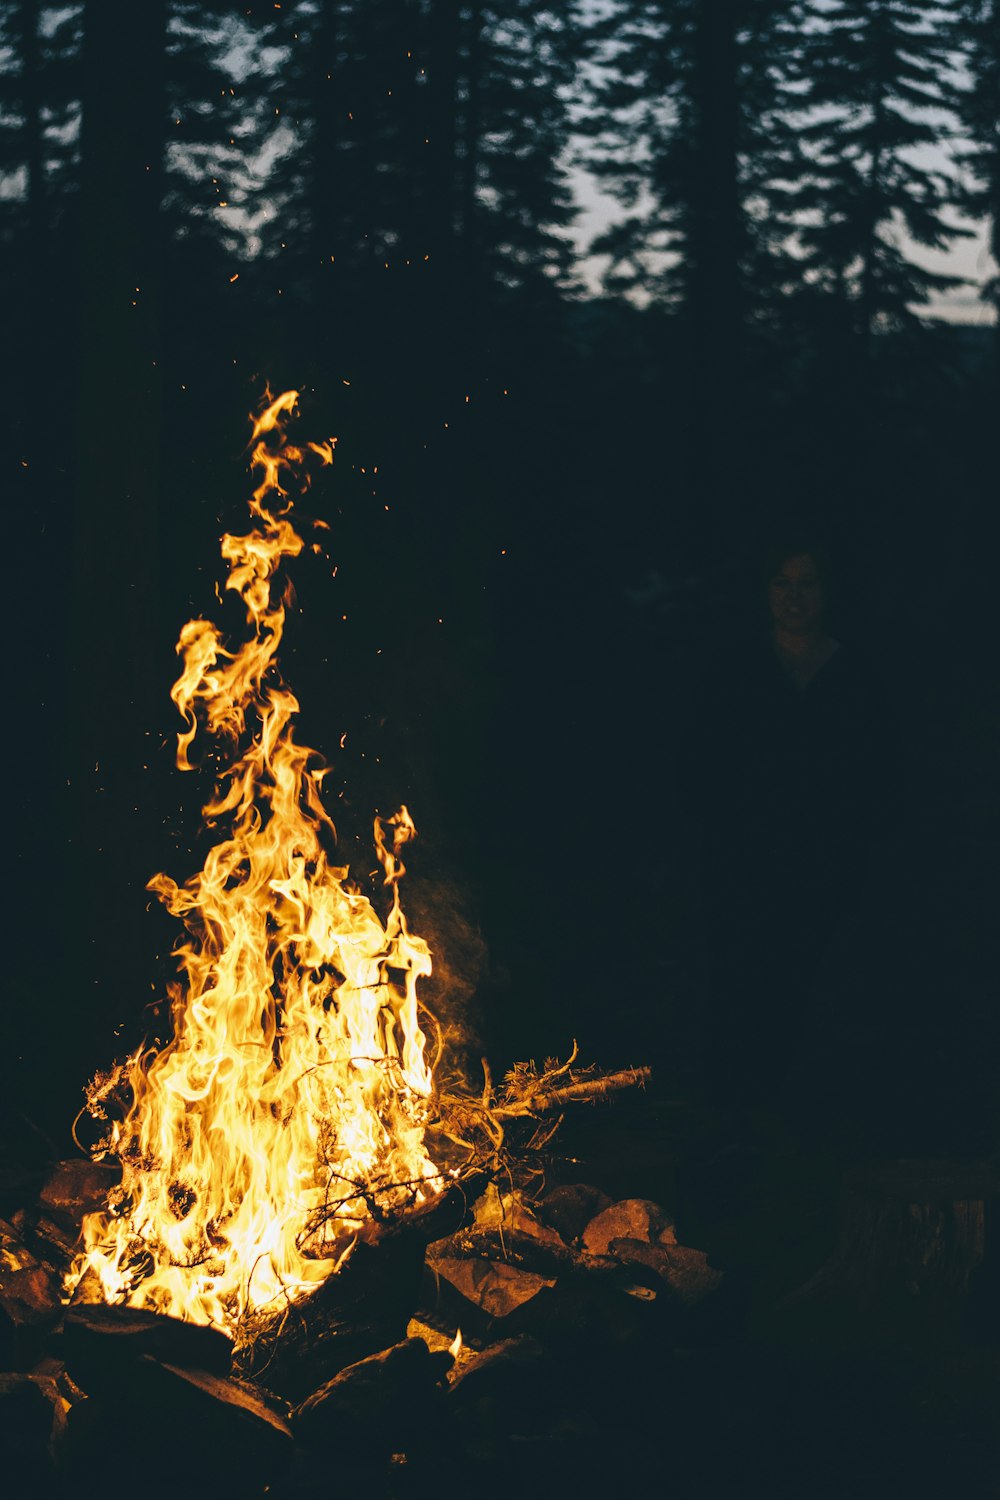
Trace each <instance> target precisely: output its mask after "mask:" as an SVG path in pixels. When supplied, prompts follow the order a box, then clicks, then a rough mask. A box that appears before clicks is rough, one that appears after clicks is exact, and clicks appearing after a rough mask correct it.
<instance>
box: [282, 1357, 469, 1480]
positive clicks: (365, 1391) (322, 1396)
mask: <svg viewBox="0 0 1000 1500" xmlns="http://www.w3.org/2000/svg"><path fill="white" fill-rule="evenodd" d="M453 1363H454V1360H453V1359H452V1357H451V1355H450V1354H431V1352H430V1350H429V1349H428V1347H427V1345H426V1344H425V1343H424V1341H423V1339H404V1340H403V1342H402V1343H400V1344H395V1345H394V1346H393V1347H392V1348H391V1349H383V1350H382V1351H381V1353H379V1354H373V1355H371V1356H370V1357H369V1358H368V1359H362V1360H359V1361H358V1363H357V1364H354V1365H349V1366H348V1367H347V1369H346V1370H341V1372H340V1374H339V1375H335V1376H334V1377H333V1379H332V1380H328V1381H327V1382H326V1384H325V1385H322V1386H320V1388H319V1390H317V1391H314V1392H313V1393H312V1395H311V1396H307V1397H306V1399H305V1400H304V1401H303V1402H301V1403H300V1405H299V1406H297V1407H296V1409H295V1411H294V1412H293V1413H292V1424H293V1427H294V1429H295V1434H296V1436H297V1437H299V1438H301V1439H302V1440H303V1441H304V1442H307V1443H310V1444H312V1445H313V1446H316V1445H318V1444H322V1445H324V1446H327V1445H329V1446H331V1447H334V1446H338V1445H344V1444H349V1445H350V1446H351V1447H352V1448H353V1449H354V1450H355V1451H357V1450H358V1449H359V1448H370V1449H371V1450H372V1451H373V1452H379V1453H398V1452H404V1451H405V1450H406V1448H407V1446H408V1445H409V1444H410V1443H412V1441H413V1440H414V1438H415V1437H417V1436H418V1435H419V1434H420V1432H421V1430H422V1429H424V1428H426V1427H427V1425H428V1418H429V1416H430V1412H431V1409H432V1407H433V1405H434V1401H435V1397H436V1396H440V1394H441V1392H440V1386H441V1384H442V1382H443V1381H444V1380H445V1379H446V1377H447V1374H448V1371H449V1369H450V1368H451V1366H452V1364H453ZM434 1425H437V1424H434Z"/></svg>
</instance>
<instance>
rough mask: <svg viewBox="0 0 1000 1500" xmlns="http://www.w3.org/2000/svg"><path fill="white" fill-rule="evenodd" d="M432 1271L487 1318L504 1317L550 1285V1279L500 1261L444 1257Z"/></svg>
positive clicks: (435, 1263) (437, 1261)
mask: <svg viewBox="0 0 1000 1500" xmlns="http://www.w3.org/2000/svg"><path fill="white" fill-rule="evenodd" d="M434 1268H435V1270H437V1271H439V1272H440V1274H441V1275H442V1276H444V1277H446V1278H447V1280H448V1281H450V1282H451V1284H452V1286H454V1287H457V1289H458V1290H459V1291H460V1292H461V1293H462V1295H463V1297H467V1298H468V1299H469V1301H470V1302H474V1303H475V1304H476V1306H477V1307H481V1308H482V1310H483V1311H484V1312H485V1313H488V1314H489V1316H490V1317H491V1318H505V1317H507V1316H508V1314H510V1313H511V1312H513V1310H514V1308H516V1307H520V1306H521V1304H522V1303H523V1302H527V1301H528V1300H529V1299H530V1298H532V1297H534V1296H536V1295H537V1294H538V1293H539V1292H540V1291H541V1290H542V1288H543V1287H549V1286H552V1285H554V1282H553V1281H552V1280H550V1279H548V1278H546V1277H544V1276H539V1275H537V1274H536V1273H535V1272H534V1271H521V1270H519V1269H518V1268H517V1266H511V1265H507V1264H506V1262H504V1261H492V1260H459V1259H453V1258H451V1257H450V1256H447V1257H444V1258H443V1259H441V1260H435V1262H434Z"/></svg>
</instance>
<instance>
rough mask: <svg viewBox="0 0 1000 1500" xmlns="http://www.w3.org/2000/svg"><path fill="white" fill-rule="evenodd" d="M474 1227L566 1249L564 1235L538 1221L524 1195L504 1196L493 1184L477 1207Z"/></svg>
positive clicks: (506, 1194) (558, 1248)
mask: <svg viewBox="0 0 1000 1500" xmlns="http://www.w3.org/2000/svg"><path fill="white" fill-rule="evenodd" d="M474 1224H475V1227H476V1228H477V1229H495V1230H497V1231H499V1232H500V1233H501V1234H503V1233H505V1232H507V1233H510V1234H515V1235H523V1236H524V1237H525V1238H526V1239H529V1240H535V1241H536V1242H537V1243H538V1244H542V1245H550V1246H551V1247H552V1248H553V1249H556V1250H562V1249H564V1248H565V1242H564V1240H563V1239H562V1238H561V1236H560V1235H559V1234H558V1233H557V1232H556V1230H555V1229H553V1228H552V1227H551V1225H549V1224H543V1223H542V1222H541V1221H540V1220H539V1218H538V1217H537V1216H536V1214H535V1212H534V1209H533V1207H532V1205H530V1204H529V1203H528V1202H527V1200H526V1199H525V1198H524V1196H523V1194H521V1193H516V1192H515V1193H504V1194H501V1193H500V1192H499V1191H498V1190H497V1188H496V1185H495V1184H494V1183H492V1182H491V1183H490V1185H489V1187H488V1188H487V1189H486V1191H485V1193H484V1194H483V1196H482V1197H481V1198H480V1199H479V1202H478V1203H477V1204H476V1213H475V1218H474ZM459 1233H461V1231H459ZM452 1238H453V1239H455V1238H457V1236H452Z"/></svg>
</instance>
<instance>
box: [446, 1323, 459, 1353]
mask: <svg viewBox="0 0 1000 1500" xmlns="http://www.w3.org/2000/svg"><path fill="white" fill-rule="evenodd" d="M461 1352H462V1330H461V1328H458V1329H456V1331H455V1337H454V1338H453V1339H452V1341H451V1343H450V1344H449V1345H448V1353H449V1354H450V1355H451V1356H452V1358H453V1359H457V1358H458V1356H459V1355H460V1354H461Z"/></svg>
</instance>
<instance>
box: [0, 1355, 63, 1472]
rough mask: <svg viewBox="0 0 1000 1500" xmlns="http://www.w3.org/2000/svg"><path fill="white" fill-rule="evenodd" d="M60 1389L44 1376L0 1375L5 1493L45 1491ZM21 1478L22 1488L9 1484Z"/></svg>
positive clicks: (0, 1443)
mask: <svg viewBox="0 0 1000 1500" xmlns="http://www.w3.org/2000/svg"><path fill="white" fill-rule="evenodd" d="M59 1406H60V1400H59V1390H58V1387H57V1386H56V1382H55V1380H54V1379H53V1378H52V1377H51V1376H47V1375H34V1374H32V1375H0V1453H2V1454H3V1464H4V1494H5V1496H9V1497H10V1500H13V1497H14V1495H21V1494H24V1495H25V1496H27V1495H29V1494H34V1495H40V1494H44V1493H45V1490H46V1488H47V1486H46V1484H45V1480H46V1479H47V1478H48V1477H49V1475H50V1470H51V1460H50V1458H49V1439H50V1437H51V1435H52V1429H53V1423H54V1421H55V1416H56V1412H57V1410H58V1409H59ZM18 1480H20V1482H21V1485H22V1488H21V1489H16V1488H15V1489H14V1490H12V1489H11V1488H9V1486H10V1485H12V1484H15V1485H16V1483H17V1481H18Z"/></svg>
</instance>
